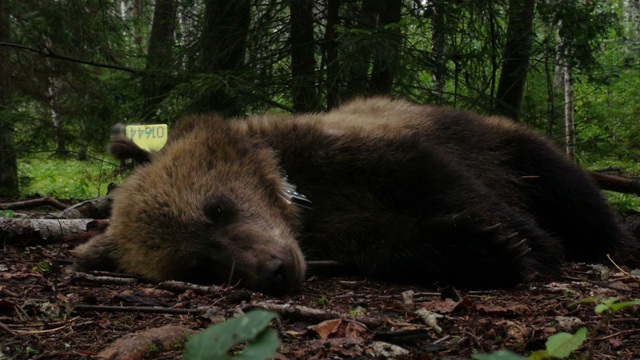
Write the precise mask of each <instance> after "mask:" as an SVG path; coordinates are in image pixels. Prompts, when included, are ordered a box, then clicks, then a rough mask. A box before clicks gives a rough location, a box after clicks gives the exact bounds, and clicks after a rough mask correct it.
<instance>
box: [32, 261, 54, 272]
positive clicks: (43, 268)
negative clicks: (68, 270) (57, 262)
mask: <svg viewBox="0 0 640 360" xmlns="http://www.w3.org/2000/svg"><path fill="white" fill-rule="evenodd" d="M53 270H54V266H53V264H52V263H51V261H49V260H42V261H40V262H39V263H38V264H37V265H36V266H35V267H34V268H33V269H32V271H33V272H36V273H39V274H47V273H50V272H52V271H53Z"/></svg>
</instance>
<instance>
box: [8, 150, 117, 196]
mask: <svg viewBox="0 0 640 360" xmlns="http://www.w3.org/2000/svg"><path fill="white" fill-rule="evenodd" d="M117 169H118V165H117V164H116V163H115V161H113V160H112V159H111V158H110V157H109V156H108V155H106V154H105V155H98V156H96V157H94V158H90V159H89V160H86V161H78V160H74V159H57V158H52V157H47V156H44V155H30V156H29V157H23V158H19V159H18V177H19V179H20V195H21V197H22V198H29V197H33V196H36V195H41V196H45V195H51V196H53V197H56V198H59V199H75V200H86V199H92V198H95V197H98V196H103V195H105V194H106V193H107V185H109V183H112V182H116V183H121V182H122V181H123V178H122V176H117V175H115V173H116V172H115V171H116V170H117Z"/></svg>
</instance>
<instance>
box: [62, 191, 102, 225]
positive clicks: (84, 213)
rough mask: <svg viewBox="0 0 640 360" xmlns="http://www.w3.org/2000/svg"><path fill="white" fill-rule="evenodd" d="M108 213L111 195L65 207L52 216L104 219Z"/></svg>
mask: <svg viewBox="0 0 640 360" xmlns="http://www.w3.org/2000/svg"><path fill="white" fill-rule="evenodd" d="M110 214H111V196H108V195H107V196H101V197H99V198H95V199H91V200H87V201H83V202H81V203H78V204H75V205H73V206H70V207H67V208H65V209H62V211H60V212H58V213H56V214H53V216H55V217H57V218H62V219H82V218H92V219H106V218H108V217H109V215H110Z"/></svg>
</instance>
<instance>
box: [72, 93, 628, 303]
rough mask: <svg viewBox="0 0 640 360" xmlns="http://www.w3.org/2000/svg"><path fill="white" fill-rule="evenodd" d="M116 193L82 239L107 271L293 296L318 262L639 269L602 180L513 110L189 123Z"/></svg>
mask: <svg viewBox="0 0 640 360" xmlns="http://www.w3.org/2000/svg"><path fill="white" fill-rule="evenodd" d="M111 150H112V153H114V154H115V155H116V157H118V158H126V157H135V158H136V159H138V160H139V161H141V162H143V163H144V164H143V165H142V166H139V167H137V168H136V170H135V171H134V173H133V174H132V175H131V176H130V177H129V179H128V181H127V182H126V183H125V184H123V185H122V186H120V187H119V188H118V189H117V190H116V192H115V194H114V196H113V210H112V216H111V221H110V226H109V227H108V229H107V230H106V232H105V233H104V234H102V235H99V236H97V237H94V238H93V239H91V240H90V241H89V242H88V243H86V244H83V245H81V246H79V247H78V248H76V249H75V250H74V255H75V257H76V262H75V267H76V269H78V270H81V271H89V270H109V271H120V272H127V273H133V274H137V275H140V276H142V277H144V278H147V279H149V280H153V281H161V280H168V279H176V280H185V281H191V282H197V283H205V284H220V283H227V282H231V283H233V284H235V283H239V284H240V285H241V286H244V287H246V288H249V289H252V290H256V291H262V292H268V293H273V294H284V293H291V292H293V291H295V290H296V289H298V288H299V286H300V284H301V282H302V281H303V280H304V277H305V268H306V265H305V260H306V259H318V260H337V261H341V262H344V263H347V264H350V265H353V266H355V267H357V268H358V269H360V270H361V271H363V272H364V273H366V274H368V275H369V276H372V277H376V278H379V279H383V280H389V281H402V282H412V283H417V284H421V285H425V286H431V285H433V284H435V283H437V284H440V285H447V284H451V285H455V286H459V287H467V288H502V287H510V286H513V285H516V284H518V283H520V282H523V281H527V280H532V279H549V278H552V277H554V276H558V275H559V274H560V265H561V262H562V261H563V260H570V261H584V262H605V261H607V258H606V255H607V254H611V256H612V257H613V259H614V260H616V261H617V262H619V263H623V264H626V265H629V266H636V265H637V264H638V260H639V259H640V245H639V243H638V241H637V240H636V239H635V238H632V237H631V236H630V235H628V234H627V233H626V232H625V231H623V230H622V229H621V228H620V226H619V225H618V224H617V223H616V221H615V218H614V214H613V212H612V211H611V209H610V208H609V207H608V206H607V204H606V202H605V200H604V199H603V196H602V194H601V193H600V191H599V189H598V188H597V186H596V185H595V184H594V182H593V180H592V179H591V178H590V177H589V176H588V174H586V173H585V172H584V171H582V170H580V169H579V168H578V167H577V166H576V165H574V164H573V163H572V162H571V161H570V160H568V159H567V158H566V157H565V155H564V154H563V153H562V152H560V151H559V150H557V149H556V147H555V146H554V145H553V144H552V143H551V142H550V141H548V140H546V139H544V138H543V137H541V136H539V135H537V134H536V133H535V132H534V131H532V130H530V129H528V128H525V127H523V126H521V125H518V124H516V123H514V122H512V121H510V120H508V119H504V118H500V117H494V116H480V115H476V114H473V113H469V112H464V111H459V110H454V109H449V108H443V107H433V106H422V105H416V104H413V103H409V102H406V101H402V100H391V99H388V98H372V99H359V100H355V101H352V102H351V103H348V104H347V105H344V106H342V107H340V108H339V109H337V110H334V111H331V112H327V113H322V114H308V115H289V116H284V115H283V116H278V115H263V116H250V117H248V118H244V119H231V120H225V119H222V118H220V117H216V116H204V115H198V116H190V117H186V118H183V119H181V120H180V121H179V122H178V123H177V125H176V126H175V128H174V129H173V130H172V133H171V136H170V140H169V142H168V143H167V145H166V146H165V147H164V148H163V149H162V150H160V151H158V152H154V153H148V152H145V151H143V150H141V149H140V148H137V146H136V145H135V144H133V142H131V141H130V140H128V139H126V138H125V137H123V136H122V137H116V138H114V141H113V144H112V146H111Z"/></svg>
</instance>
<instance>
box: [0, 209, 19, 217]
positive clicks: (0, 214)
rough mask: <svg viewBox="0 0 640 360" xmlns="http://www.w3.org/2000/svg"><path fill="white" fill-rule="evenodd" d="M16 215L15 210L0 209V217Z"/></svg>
mask: <svg viewBox="0 0 640 360" xmlns="http://www.w3.org/2000/svg"><path fill="white" fill-rule="evenodd" d="M14 217H16V212H15V211H13V210H0V218H9V219H10V218H14Z"/></svg>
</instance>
